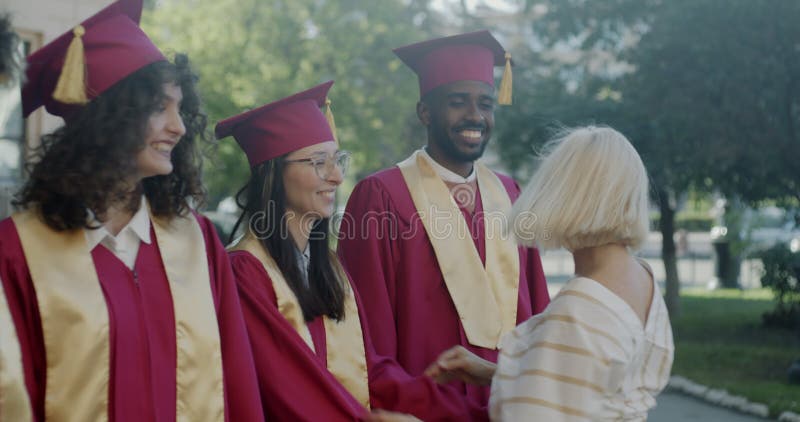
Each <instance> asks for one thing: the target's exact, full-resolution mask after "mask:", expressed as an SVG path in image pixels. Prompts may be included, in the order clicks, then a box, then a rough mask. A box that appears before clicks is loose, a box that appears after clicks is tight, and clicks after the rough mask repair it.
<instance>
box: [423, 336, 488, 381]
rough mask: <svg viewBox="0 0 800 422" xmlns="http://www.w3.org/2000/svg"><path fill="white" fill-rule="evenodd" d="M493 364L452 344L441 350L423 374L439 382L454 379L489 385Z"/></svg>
mask: <svg viewBox="0 0 800 422" xmlns="http://www.w3.org/2000/svg"><path fill="white" fill-rule="evenodd" d="M495 368H497V365H495V364H494V363H492V362H489V361H488V360H485V359H482V358H480V357H478V356H477V355H476V354H474V353H472V352H470V351H469V350H467V349H465V348H464V347H462V346H454V347H452V348H450V349H448V350H445V351H444V352H442V354H441V355H439V357H438V358H437V359H436V361H435V362H433V363H432V364H430V366H428V368H427V369H425V375H427V376H429V377H431V378H433V379H434V381H436V382H438V383H439V384H446V383H448V382H450V381H452V380H454V379H457V380H461V381H464V382H466V383H469V384H476V385H489V384H491V383H492V377H493V376H494V371H495Z"/></svg>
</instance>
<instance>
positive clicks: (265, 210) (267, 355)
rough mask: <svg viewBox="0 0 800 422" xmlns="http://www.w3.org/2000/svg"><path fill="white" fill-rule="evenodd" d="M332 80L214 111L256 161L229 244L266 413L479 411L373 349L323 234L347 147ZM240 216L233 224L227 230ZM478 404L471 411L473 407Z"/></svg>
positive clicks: (437, 415)
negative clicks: (258, 103) (237, 109)
mask: <svg viewBox="0 0 800 422" xmlns="http://www.w3.org/2000/svg"><path fill="white" fill-rule="evenodd" d="M331 85H333V81H330V82H326V83H323V84H321V85H318V86H316V87H314V88H311V89H309V90H307V91H303V92H300V93H298V94H295V95H292V96H290V97H287V98H284V99H282V100H279V101H276V102H274V103H271V104H267V105H265V106H262V107H259V108H257V109H254V110H251V111H248V112H246V113H243V114H240V115H237V116H234V117H231V118H229V119H226V120H224V121H222V122H220V123H219V124H218V125H217V127H216V134H217V137H219V138H222V137H226V136H233V137H234V138H235V139H236V141H237V142H238V143H239V145H240V146H241V148H242V150H244V152H245V154H246V155H247V158H248V160H249V162H250V166H251V173H252V174H251V178H250V180H249V181H248V183H247V184H246V185H245V186H244V187H243V188H242V189H241V190H240V191H239V194H238V195H237V202H238V204H239V206H240V207H241V208H242V209H243V212H242V216H241V217H240V219H239V221H238V222H237V224H236V226H237V228H238V227H239V226H241V230H240V232H243V235H242V236H241V237H239V238H238V239H237V240H236V241H235V243H234V244H233V245H232V246H231V247H230V248H229V254H230V258H231V264H232V266H233V269H234V273H235V275H236V279H237V284H238V287H239V293H240V297H241V302H242V307H243V313H244V315H245V321H246V324H247V328H248V332H249V334H250V338H251V341H252V343H251V344H252V347H253V351H254V355H255V360H256V368H257V372H258V379H259V380H258V381H259V387H260V394H261V397H262V399H263V406H264V414H265V415H266V416H267V417H272V418H275V419H277V420H326V421H336V420H361V419H364V418H368V417H371V416H370V414H369V413H368V409H370V408H374V409H378V408H381V409H388V410H393V411H398V412H404V413H410V414H414V415H416V416H418V417H422V418H424V419H439V420H441V419H449V420H470V419H474V418H477V419H484V418H485V417H486V410H485V409H483V408H479V407H477V406H474V405H472V404H471V403H470V402H468V401H467V400H466V399H465V398H464V397H463V396H462V395H460V394H459V393H458V392H456V391H455V390H453V389H450V388H448V387H440V386H437V385H436V384H435V383H434V382H433V381H432V380H431V379H430V378H427V377H418V378H412V377H411V376H409V375H408V374H406V373H405V372H404V371H403V370H402V368H401V367H400V366H399V365H398V364H397V363H396V362H395V361H393V360H390V359H388V358H383V357H379V356H377V355H376V354H375V352H374V349H373V347H372V344H371V342H370V339H369V337H368V336H367V331H366V330H364V329H363V324H364V322H365V321H362V320H361V318H360V306H359V305H358V298H357V296H356V294H355V291H354V290H353V289H352V287H351V283H350V278H349V276H348V275H347V273H346V272H345V271H344V269H343V268H342V266H341V264H340V263H339V260H338V258H337V257H336V254H335V253H334V252H333V251H332V250H331V248H330V245H329V238H328V236H329V233H330V227H329V226H330V218H331V216H332V215H333V212H334V204H335V201H334V198H335V193H336V189H337V187H338V186H339V185H340V184H341V183H342V179H343V177H344V173H345V171H346V170H347V164H348V161H349V154H348V153H347V152H345V151H341V150H339V145H338V143H337V142H336V140H335V138H334V134H333V131H332V130H331V127H332V124H330V123H329V117H327V118H326V115H325V114H323V112H322V111H321V110H320V107H321V106H323V105H325V103H326V97H327V93H328V90H329V89H330V87H331ZM235 232H236V228H234V233H235ZM475 415H477V416H475Z"/></svg>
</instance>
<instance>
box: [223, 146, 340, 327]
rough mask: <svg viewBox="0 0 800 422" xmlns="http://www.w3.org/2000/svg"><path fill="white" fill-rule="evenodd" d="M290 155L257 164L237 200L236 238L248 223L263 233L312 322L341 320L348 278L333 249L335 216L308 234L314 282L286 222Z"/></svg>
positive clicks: (265, 244)
mask: <svg viewBox="0 0 800 422" xmlns="http://www.w3.org/2000/svg"><path fill="white" fill-rule="evenodd" d="M285 167H286V156H285V155H284V156H281V157H278V158H273V159H272V160H268V161H265V162H264V163H262V164H259V165H257V166H255V167H253V168H252V169H251V176H250V179H249V180H248V182H247V184H245V185H244V187H242V188H241V189H240V190H239V192H238V193H237V194H236V204H237V205H239V207H240V208H241V209H242V214H241V216H240V217H239V219H238V221H236V225H235V226H234V228H233V230H232V232H231V240H232V238H233V236H234V235H235V233H236V231H237V228H238V227H239V226H240V225H241V223H242V222H244V223H246V224H247V229H246V230H250V232H251V233H252V234H254V235H255V236H256V238H258V241H259V243H261V246H263V247H264V249H265V250H266V251H267V252H268V253H269V255H270V256H271V257H272V259H274V260H275V263H276V264H277V265H278V268H279V269H280V270H281V274H283V276H284V278H286V282H287V284H289V287H290V288H291V289H292V291H293V292H294V294H295V296H297V301H298V302H299V303H300V308H301V309H302V310H303V318H304V319H305V320H306V322H309V321H313V320H314V319H316V318H317V317H319V316H322V315H327V316H328V317H330V318H333V319H335V320H337V321H341V320H342V319H344V317H345V310H344V299H345V287H344V286H345V283H348V281H347V280H341V279H340V278H339V276H338V275H337V271H336V270H335V269H334V265H336V264H337V263H334V260H336V259H338V258H337V257H336V254H335V253H333V251H331V248H330V245H329V238H328V234H329V232H330V218H323V219H320V220H318V221H317V222H316V223H315V224H314V226H313V227H312V229H311V233H310V235H309V239H308V245H309V252H310V254H311V260H310V261H309V266H308V283H307V284H306V283H305V282H304V281H303V276H302V275H301V272H300V267H299V266H298V265H297V261H298V258H299V256H298V255H299V254H300V252H299V251H298V250H297V247H296V246H295V245H294V242H293V241H292V239H291V236H290V235H289V230H288V228H287V227H286V219H285V218H284V216H285V215H286V189H285V187H284V185H283V177H282V175H283V170H284V168H285Z"/></svg>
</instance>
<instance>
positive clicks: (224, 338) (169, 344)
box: [0, 0, 261, 421]
mask: <svg viewBox="0 0 800 422" xmlns="http://www.w3.org/2000/svg"><path fill="white" fill-rule="evenodd" d="M140 14H141V1H140V0H139V1H136V0H130V1H129V0H120V1H118V2H116V3H113V4H112V5H111V6H109V7H107V8H106V9H104V10H102V11H101V12H99V13H98V14H96V15H95V16H93V17H91V18H89V19H88V20H86V21H84V22H83V23H82V24H81V25H79V26H78V27H76V28H75V29H74V30H73V31H71V32H69V33H67V34H64V35H63V36H61V37H59V38H57V39H56V40H55V41H53V42H52V43H50V44H48V45H47V46H45V47H43V48H42V49H41V50H39V51H37V52H35V53H34V54H32V55H31V56H30V57H28V69H27V77H28V82H27V84H26V85H25V87H24V89H23V103H24V104H23V109H24V110H23V111H24V113H25V114H26V115H27V114H29V113H30V112H32V111H33V110H35V109H36V108H38V107H39V106H41V105H44V106H45V107H46V108H47V109H48V111H50V112H51V113H53V114H56V115H59V116H62V117H64V119H65V122H66V123H65V125H64V126H63V127H61V128H60V129H58V130H57V131H55V132H54V133H52V134H50V135H47V136H45V137H44V139H43V142H42V145H41V147H40V149H39V151H38V153H39V157H38V160H37V161H36V162H35V164H33V165H32V166H31V168H30V177H29V179H28V181H27V182H26V184H25V185H24V186H23V188H22V189H21V191H20V192H19V193H18V195H17V198H16V205H17V206H19V207H20V208H21V209H22V211H21V212H19V213H17V214H15V215H14V216H12V217H11V218H9V219H6V220H3V221H2V222H0V278H2V283H3V286H4V291H5V293H6V296H7V299H8V305H9V308H10V311H11V315H12V317H13V323H14V325H15V327H16V331H17V334H18V341H19V349H20V350H21V351H22V353H21V355H22V358H21V368H20V369H19V370H21V371H22V372H23V373H24V377H25V380H26V384H27V393H28V396H29V402H30V406H29V408H30V409H32V413H33V418H34V419H35V420H45V419H48V420H51V419H52V420H105V419H108V420H116V421H122V420H137V421H138V420H163V421H170V420H172V421H174V420H176V419H181V420H192V421H195V420H203V421H205V420H209V421H210V420H219V421H221V420H248V421H249V420H259V419H260V418H261V406H260V401H259V398H258V387H257V384H256V379H255V372H254V366H253V362H252V357H251V355H250V354H249V350H250V346H249V342H248V340H247V334H246V330H245V326H244V322H243V319H242V315H241V310H240V307H239V301H238V296H237V294H236V287H235V284H234V282H233V278H232V277H233V275H232V272H231V269H230V264H229V263H228V260H227V258H226V255H225V251H224V249H223V247H222V245H221V243H220V242H219V240H218V239H217V237H216V235H215V232H214V228H213V226H212V224H211V223H210V222H209V221H208V220H207V219H205V218H203V217H201V216H199V215H197V214H196V213H194V212H193V211H192V207H193V206H194V205H196V204H198V203H201V202H202V200H203V197H204V190H203V187H202V184H201V181H200V170H199V169H200V155H199V154H198V142H200V141H201V140H203V139H204V130H205V125H206V117H205V116H204V114H203V113H202V112H201V110H200V102H199V98H198V95H197V92H196V89H195V79H196V78H195V76H194V75H193V74H192V72H191V70H190V68H189V63H188V60H187V59H186V57H185V56H182V55H177V56H176V58H175V60H174V62H169V61H168V60H166V59H165V57H164V56H163V55H162V54H161V52H160V51H159V50H158V48H156V47H155V46H154V45H153V44H152V42H151V41H150V40H149V39H148V38H147V36H146V35H145V34H144V33H143V32H142V31H141V29H139V27H138V24H137V23H138V19H139V16H140ZM84 75H85V77H84ZM0 397H4V395H3V391H2V384H0ZM3 408H6V406H2V407H0V418H2V419H3V420H18V419H16V418H14V417H12V416H13V415H3V414H2V412H3V410H2V409H3ZM4 416H8V417H9V419H7V418H6V417H4Z"/></svg>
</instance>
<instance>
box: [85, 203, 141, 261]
mask: <svg viewBox="0 0 800 422" xmlns="http://www.w3.org/2000/svg"><path fill="white" fill-rule="evenodd" d="M95 223H98V222H97V221H95ZM84 233H85V234H86V242H87V243H88V245H89V250H93V249H94V248H95V247H97V245H98V244H100V245H103V246H104V247H105V248H106V249H108V250H109V251H111V253H113V254H114V256H116V257H117V258H119V260H120V261H122V262H123V263H124V264H125V266H126V267H128V268H129V269H131V270H132V269H133V266H134V264H135V263H136V255H137V254H138V253H139V245H140V244H141V242H144V243H147V244H150V216H149V215H148V212H147V199H145V197H144V195H142V202H141V204H140V205H139V209H138V210H137V211H136V213H135V214H133V217H131V221H129V222H128V224H127V225H126V226H125V227H123V228H122V230H120V231H119V233H118V234H117V235H116V236H114V235H112V234H111V233H109V231H108V230H107V229H106V228H105V227H104V226H101V227H99V228H97V229H93V230H89V229H84Z"/></svg>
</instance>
